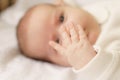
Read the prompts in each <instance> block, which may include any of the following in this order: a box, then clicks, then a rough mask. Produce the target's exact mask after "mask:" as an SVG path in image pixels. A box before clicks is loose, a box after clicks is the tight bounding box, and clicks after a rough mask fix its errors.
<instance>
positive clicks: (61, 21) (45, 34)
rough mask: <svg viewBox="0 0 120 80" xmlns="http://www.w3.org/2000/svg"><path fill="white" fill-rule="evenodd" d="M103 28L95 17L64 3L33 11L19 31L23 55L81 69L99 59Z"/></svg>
mask: <svg viewBox="0 0 120 80" xmlns="http://www.w3.org/2000/svg"><path fill="white" fill-rule="evenodd" d="M99 34H100V27H99V25H98V22H97V21H96V20H95V19H94V17H93V16H92V15H91V14H90V13H88V12H87V11H85V10H83V9H82V8H78V7H75V6H71V5H69V4H67V3H65V2H64V1H62V0H59V1H57V2H55V4H39V5H37V6H34V7H33V8H31V9H30V10H29V11H27V13H26V14H25V15H24V17H23V18H22V19H21V21H20V23H19V24H18V27H17V38H18V44H19V48H20V50H21V52H22V53H23V54H24V55H26V56H28V57H30V58H33V59H37V60H44V61H48V62H51V63H55V64H58V65H61V66H72V67H74V68H76V69H80V68H82V67H83V66H85V65H86V64H87V63H88V62H89V61H90V60H91V59H92V58H93V57H94V56H95V55H96V51H95V50H94V48H93V45H94V44H95V42H96V40H97V38H98V36H99Z"/></svg>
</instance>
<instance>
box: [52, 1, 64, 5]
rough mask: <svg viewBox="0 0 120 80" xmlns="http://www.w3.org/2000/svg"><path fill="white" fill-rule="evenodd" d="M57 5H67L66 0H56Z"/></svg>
mask: <svg viewBox="0 0 120 80" xmlns="http://www.w3.org/2000/svg"><path fill="white" fill-rule="evenodd" d="M54 4H55V5H65V2H64V0H55V3H54Z"/></svg>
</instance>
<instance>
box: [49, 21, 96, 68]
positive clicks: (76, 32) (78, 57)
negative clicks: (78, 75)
mask: <svg viewBox="0 0 120 80" xmlns="http://www.w3.org/2000/svg"><path fill="white" fill-rule="evenodd" d="M60 33H61V37H62V45H60V44H58V43H56V42H53V41H51V42H50V45H51V46H52V47H53V48H54V49H55V50H56V51H57V52H58V53H60V54H62V55H65V56H66V57H67V60H68V62H69V64H70V65H71V66H72V67H74V68H75V69H80V68H82V67H84V66H85V65H86V64H87V63H88V62H89V61H90V60H91V59H92V58H93V57H94V56H95V55H96V52H95V51H94V48H93V47H92V45H91V44H90V42H89V41H88V39H87V37H86V34H85V32H84V31H83V29H82V27H81V26H79V25H76V26H75V25H74V24H72V23H70V24H69V25H67V27H66V26H62V28H61V29H60Z"/></svg>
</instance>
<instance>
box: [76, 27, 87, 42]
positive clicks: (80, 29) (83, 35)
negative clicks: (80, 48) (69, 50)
mask: <svg viewBox="0 0 120 80" xmlns="http://www.w3.org/2000/svg"><path fill="white" fill-rule="evenodd" d="M77 29H78V33H79V38H80V40H83V39H84V40H85V39H87V36H86V33H85V32H84V30H83V29H82V27H81V26H80V25H77Z"/></svg>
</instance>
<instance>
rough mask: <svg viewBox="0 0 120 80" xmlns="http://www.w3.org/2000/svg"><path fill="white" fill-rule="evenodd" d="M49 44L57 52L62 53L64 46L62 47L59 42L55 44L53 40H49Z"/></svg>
mask: <svg viewBox="0 0 120 80" xmlns="http://www.w3.org/2000/svg"><path fill="white" fill-rule="evenodd" d="M49 45H50V46H51V47H52V48H53V49H55V50H56V51H57V52H58V53H60V54H63V52H64V48H63V47H62V46H61V45H60V44H57V43H55V42H54V41H50V42H49Z"/></svg>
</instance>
